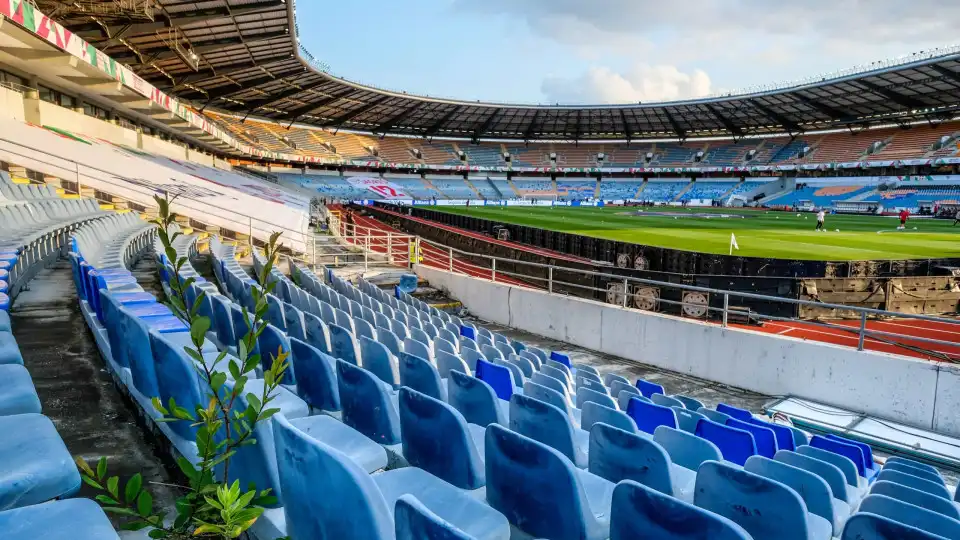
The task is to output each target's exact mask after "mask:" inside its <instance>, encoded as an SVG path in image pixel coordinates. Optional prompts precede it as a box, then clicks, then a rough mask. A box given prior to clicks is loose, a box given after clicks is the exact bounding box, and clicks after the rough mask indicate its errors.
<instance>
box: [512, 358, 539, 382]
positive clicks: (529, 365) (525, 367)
mask: <svg viewBox="0 0 960 540" xmlns="http://www.w3.org/2000/svg"><path fill="white" fill-rule="evenodd" d="M508 360H512V361H513V363H514V364H516V365H517V366H518V367H519V368H520V371H522V372H523V376H524V377H526V378H528V379H529V378H530V377H533V374H534V373H536V372H537V368H536V366H535V365H534V364H533V361H532V360H530V359H529V358H527V357H526V356H520V355H519V354H512V355H510V357H509V358H508Z"/></svg>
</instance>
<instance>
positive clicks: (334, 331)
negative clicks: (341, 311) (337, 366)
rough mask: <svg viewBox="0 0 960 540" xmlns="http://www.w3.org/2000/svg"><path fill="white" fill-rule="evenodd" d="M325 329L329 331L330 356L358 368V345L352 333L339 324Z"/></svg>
mask: <svg viewBox="0 0 960 540" xmlns="http://www.w3.org/2000/svg"><path fill="white" fill-rule="evenodd" d="M327 327H328V328H329V330H330V355H331V356H333V357H334V358H336V359H337V360H341V361H344V362H349V363H351V364H353V365H355V366H359V365H360V358H361V356H360V345H359V344H358V343H357V340H356V338H354V337H353V333H352V332H351V331H350V330H349V329H347V328H345V327H343V326H341V325H339V324H330V325H327Z"/></svg>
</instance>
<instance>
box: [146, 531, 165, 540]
mask: <svg viewBox="0 0 960 540" xmlns="http://www.w3.org/2000/svg"><path fill="white" fill-rule="evenodd" d="M147 536H149V537H150V538H166V537H168V536H170V534H169V533H167V531H165V530H163V529H154V530H152V531H150V533H149V534H147Z"/></svg>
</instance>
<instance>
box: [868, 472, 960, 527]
mask: <svg viewBox="0 0 960 540" xmlns="http://www.w3.org/2000/svg"><path fill="white" fill-rule="evenodd" d="M870 494H871V495H886V496H887V497H892V498H894V499H897V500H898V501H903V502H905V503H910V504H912V505H915V506H919V507H920V508H926V509H927V510H930V511H933V512H937V513H939V514H943V515H945V516H947V517H950V518H953V519H960V508H958V507H957V505H955V504H953V503H952V502H950V501H949V500H947V499H944V498H943V497H937V496H936V495H931V494H929V493H927V492H926V491H920V490H919V489H914V488H912V487H907V486H905V485H903V484H897V483H894V482H890V481H888V480H877V481H876V482H874V483H873V485H872V486H871V487H870Z"/></svg>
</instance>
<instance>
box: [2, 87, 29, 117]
mask: <svg viewBox="0 0 960 540" xmlns="http://www.w3.org/2000/svg"><path fill="white" fill-rule="evenodd" d="M0 116H2V117H4V118H13V119H14V120H19V121H21V122H23V121H24V116H23V94H21V93H20V92H14V91H13V90H10V89H9V88H4V87H2V86H0Z"/></svg>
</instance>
